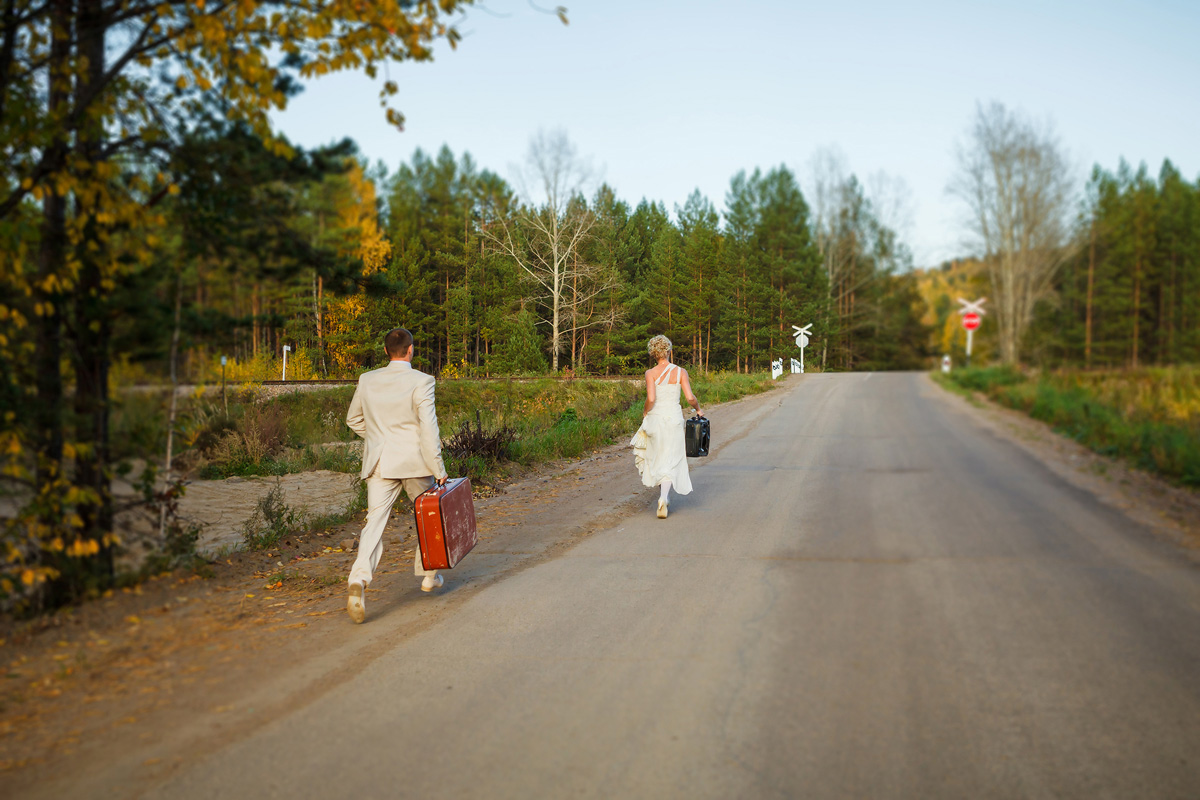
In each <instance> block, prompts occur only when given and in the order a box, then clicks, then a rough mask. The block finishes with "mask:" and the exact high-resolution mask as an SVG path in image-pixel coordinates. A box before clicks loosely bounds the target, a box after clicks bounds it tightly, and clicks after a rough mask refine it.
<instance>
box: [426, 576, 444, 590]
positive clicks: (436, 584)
mask: <svg viewBox="0 0 1200 800" xmlns="http://www.w3.org/2000/svg"><path fill="white" fill-rule="evenodd" d="M445 582H446V581H445V579H444V578H442V576H441V575H426V576H425V580H423V581H421V591H422V592H432V591H433V590H434V589H438V588H441V585H442V584H443V583H445Z"/></svg>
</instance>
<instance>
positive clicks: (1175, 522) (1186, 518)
mask: <svg viewBox="0 0 1200 800" xmlns="http://www.w3.org/2000/svg"><path fill="white" fill-rule="evenodd" d="M928 384H929V385H928V389H927V391H928V392H929V393H930V394H934V395H937V396H939V397H940V398H942V399H943V400H945V401H946V402H947V403H949V404H950V405H951V406H952V407H953V408H954V409H955V410H957V411H959V412H961V413H963V414H966V415H968V416H970V417H972V418H973V419H974V420H975V421H977V422H978V423H979V424H980V425H982V426H983V427H984V428H985V429H986V430H988V431H990V432H991V433H992V434H994V435H996V436H999V437H1001V438H1004V439H1007V440H1009V441H1011V442H1013V443H1015V444H1016V445H1017V446H1018V447H1020V448H1021V449H1023V450H1025V451H1026V452H1027V453H1029V454H1030V455H1032V456H1033V457H1034V458H1036V459H1038V460H1039V461H1041V462H1042V463H1043V464H1045V465H1046V466H1047V467H1049V468H1050V470H1051V471H1052V472H1054V473H1055V474H1056V475H1058V476H1059V477H1061V478H1062V479H1063V480H1065V481H1067V482H1068V483H1070V484H1071V485H1072V486H1074V487H1076V488H1078V489H1082V490H1084V491H1086V492H1088V493H1090V494H1091V495H1093V496H1094V497H1095V498H1096V499H1097V500H1099V501H1100V502H1101V503H1104V504H1105V505H1107V506H1111V507H1112V508H1116V509H1120V510H1121V512H1122V513H1124V514H1125V515H1126V516H1128V517H1129V518H1130V519H1132V520H1133V521H1135V522H1137V523H1140V524H1141V525H1143V526H1145V527H1147V528H1149V529H1150V530H1151V531H1153V532H1154V533H1155V534H1157V535H1158V536H1160V537H1162V538H1163V539H1166V540H1167V541H1170V542H1172V543H1174V544H1176V545H1178V546H1179V547H1180V548H1182V549H1183V550H1184V551H1185V552H1187V553H1188V554H1189V555H1190V556H1191V557H1192V559H1193V560H1195V561H1196V562H1197V563H1200V492H1196V491H1194V490H1191V489H1185V488H1183V487H1180V486H1173V485H1172V484H1170V483H1169V482H1167V481H1166V480H1163V479H1162V478H1159V477H1156V476H1154V475H1151V474H1150V473H1148V472H1144V471H1142V470H1139V469H1135V468H1133V467H1131V466H1129V465H1128V464H1126V463H1124V462H1123V461H1120V460H1118V459H1114V458H1109V457H1108V456H1102V455H1099V454H1097V453H1095V452H1094V451H1092V450H1089V449H1088V448H1087V447H1084V446H1083V445H1082V444H1080V443H1079V442H1076V441H1075V440H1074V439H1071V438H1068V437H1066V436H1063V435H1062V434H1059V433H1056V432H1055V431H1054V429H1053V428H1051V427H1050V426H1049V425H1047V424H1046V423H1044V422H1041V421H1039V420H1036V419H1033V418H1031V417H1029V416H1026V415H1025V414H1022V413H1021V412H1019V411H1014V410H1013V409H1011V408H1005V407H1004V406H1001V405H999V404H998V403H994V402H992V401H991V400H989V399H988V398H987V397H985V396H984V395H983V394H980V393H975V394H974V395H972V396H971V397H970V398H969V399H968V398H964V397H963V396H962V395H959V394H955V393H954V392H951V391H949V390H947V389H943V388H942V387H941V386H938V385H937V384H936V383H935V382H934V381H933V380H929V381H928Z"/></svg>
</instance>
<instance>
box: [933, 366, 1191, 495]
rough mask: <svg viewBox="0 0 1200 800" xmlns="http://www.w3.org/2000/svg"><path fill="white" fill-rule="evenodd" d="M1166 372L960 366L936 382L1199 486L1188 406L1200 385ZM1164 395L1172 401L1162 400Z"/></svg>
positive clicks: (1094, 447) (1096, 448)
mask: <svg viewBox="0 0 1200 800" xmlns="http://www.w3.org/2000/svg"><path fill="white" fill-rule="evenodd" d="M1181 370H1182V371H1183V372H1185V373H1191V372H1193V371H1192V370H1190V369H1188V368H1181ZM1169 372H1170V371H1164V370H1161V369H1160V370H1156V371H1155V374H1153V375H1150V376H1149V382H1148V379H1147V374H1148V372H1147V371H1142V372H1127V373H1111V372H1110V373H1103V374H1101V373H1078V372H1059V373H1049V374H1044V375H1039V376H1026V375H1023V374H1022V373H1020V372H1018V371H1017V370H1013V369H1011V368H1004V367H992V368H985V369H960V370H955V371H954V372H952V373H951V374H950V375H949V376H942V375H940V374H939V375H937V380H938V382H939V383H942V384H943V385H946V386H949V387H950V388H957V389H959V390H962V391H967V392H981V393H983V394H984V395H986V396H987V397H989V398H991V399H992V400H995V401H997V402H999V403H1001V404H1003V405H1006V406H1008V407H1009V408H1015V409H1017V410H1019V411H1023V412H1025V413H1026V414H1028V415H1029V416H1031V417H1033V418H1034V419H1038V420H1041V421H1043V422H1046V423H1048V424H1049V425H1051V426H1052V427H1053V428H1054V429H1055V430H1056V431H1058V432H1059V433H1062V434H1065V435H1067V436H1070V437H1071V438H1073V439H1075V440H1076V441H1078V442H1080V443H1081V444H1083V445H1085V446H1087V447H1088V448H1090V449H1092V450H1094V451H1095V452H1097V453H1100V454H1101V455H1106V456H1114V457H1118V458H1122V459H1124V460H1125V461H1127V462H1129V463H1131V464H1133V465H1134V466H1136V467H1140V468H1141V469H1145V470H1147V471H1149V472H1154V473H1157V474H1159V475H1162V476H1163V477H1166V478H1168V479H1170V480H1172V481H1175V482H1177V483H1180V484H1183V485H1185V486H1200V414H1197V413H1194V412H1191V411H1190V409H1192V408H1195V407H1197V402H1196V401H1197V400H1198V399H1200V387H1198V385H1197V384H1196V383H1195V382H1194V380H1193V379H1192V376H1191V375H1190V374H1188V375H1185V376H1184V378H1183V380H1176V378H1177V377H1178V376H1174V375H1171V374H1166V373H1169ZM1154 381H1159V382H1161V385H1157V386H1156V385H1155V383H1154ZM1180 386H1182V387H1183V388H1182V389H1181V388H1179V387H1180ZM1189 386H1190V387H1193V388H1190V389H1189V388H1188V387H1189ZM1138 387H1141V388H1140V389H1139V388H1138ZM1164 394H1165V395H1169V397H1170V398H1173V399H1170V400H1167V401H1163V400H1162V396H1163V395H1164ZM1181 408H1182V409H1184V411H1182V412H1181V411H1180V410H1179V409H1181ZM1164 409H1165V410H1164Z"/></svg>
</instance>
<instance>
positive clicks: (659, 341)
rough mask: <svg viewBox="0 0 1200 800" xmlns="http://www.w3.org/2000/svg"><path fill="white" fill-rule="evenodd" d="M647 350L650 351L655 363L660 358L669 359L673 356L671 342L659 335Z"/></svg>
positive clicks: (650, 342)
mask: <svg viewBox="0 0 1200 800" xmlns="http://www.w3.org/2000/svg"><path fill="white" fill-rule="evenodd" d="M646 349H647V350H648V351H650V357H651V358H653V359H654V360H655V361H658V360H659V359H660V358H668V357H670V355H671V340H670V339H668V338H667V337H665V336H663V335H662V334H659V335H658V336H655V337H654V338H653V339H651V340H650V341H649V343H648V344H647V345H646Z"/></svg>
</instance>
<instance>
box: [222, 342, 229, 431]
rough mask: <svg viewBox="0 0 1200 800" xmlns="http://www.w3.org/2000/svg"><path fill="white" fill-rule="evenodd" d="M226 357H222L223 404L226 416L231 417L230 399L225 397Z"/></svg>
mask: <svg viewBox="0 0 1200 800" xmlns="http://www.w3.org/2000/svg"><path fill="white" fill-rule="evenodd" d="M225 361H226V359H225V356H221V403H222V405H224V406H225V416H227V417H228V416H229V398H227V397H226V396H225Z"/></svg>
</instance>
